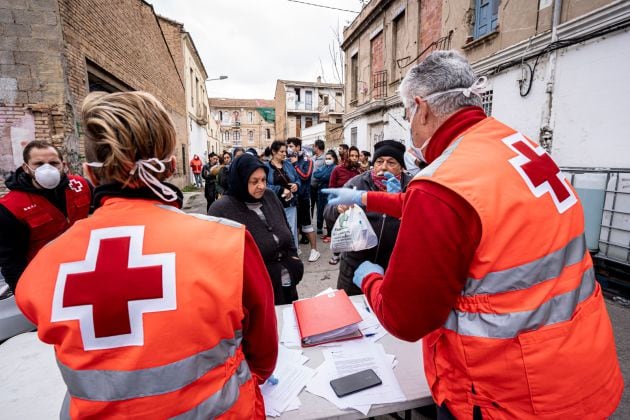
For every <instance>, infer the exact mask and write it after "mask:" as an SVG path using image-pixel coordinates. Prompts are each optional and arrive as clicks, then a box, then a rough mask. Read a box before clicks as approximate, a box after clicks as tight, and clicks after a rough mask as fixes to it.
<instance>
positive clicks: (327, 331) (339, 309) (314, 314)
mask: <svg viewBox="0 0 630 420" xmlns="http://www.w3.org/2000/svg"><path fill="white" fill-rule="evenodd" d="M293 310H294V311H295V318H296V319H297V324H298V329H299V330H300V338H301V341H302V347H310V346H316V345H318V344H323V343H329V342H332V341H341V340H350V339H353V338H360V337H362V336H363V334H361V330H360V329H359V325H358V324H359V322H361V321H362V318H361V315H359V312H357V309H356V308H355V307H354V305H353V304H352V301H350V298H349V297H348V295H347V294H346V292H345V291H343V290H335V291H334V292H331V293H327V294H325V295H320V296H315V297H312V298H309V299H302V300H296V301H295V302H293Z"/></svg>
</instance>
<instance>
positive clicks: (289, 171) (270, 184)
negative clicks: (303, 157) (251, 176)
mask: <svg viewBox="0 0 630 420" xmlns="http://www.w3.org/2000/svg"><path fill="white" fill-rule="evenodd" d="M265 165H267V168H269V172H267V188H269V189H270V190H271V191H273V192H274V194H276V197H278V199H280V200H281V201H280V203H281V204H284V207H294V206H296V205H297V197H298V193H297V192H295V193H293V197H292V198H291V200H289V202H288V203H284V202H283V200H284V198H282V191H283V189H284V187H283V186H282V185H278V184H275V183H274V175H275V173H276V172H277V169H276V167H275V166H274V165H273V164H272V163H271V161H270V162H266V163H265ZM282 169H283V170H284V173H285V174H286V175H287V178H288V179H287V183H288V184H297V186H298V191H299V189H300V187H301V185H302V181H301V180H300V177H299V176H298V174H297V172H296V171H295V168H294V167H293V165H292V164H291V162H289V161H288V160H285V161H283V162H282ZM287 204H288V205H287Z"/></svg>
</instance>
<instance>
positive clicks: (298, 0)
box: [289, 0, 359, 14]
mask: <svg viewBox="0 0 630 420" xmlns="http://www.w3.org/2000/svg"><path fill="white" fill-rule="evenodd" d="M289 1H290V2H293V3H302V4H306V5H308V6H315V7H322V8H324V9H333V10H341V11H342V12H350V13H357V14H358V13H359V12H357V11H354V10H348V9H340V8H338V7H332V6H325V5H323V4H316V3H309V2H306V1H300V0H289Z"/></svg>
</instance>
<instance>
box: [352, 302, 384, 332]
mask: <svg viewBox="0 0 630 420" xmlns="http://www.w3.org/2000/svg"><path fill="white" fill-rule="evenodd" d="M353 303H354V307H355V308H357V311H358V312H359V315H361V318H363V321H361V322H359V329H360V330H361V332H362V333H363V336H364V337H366V338H367V339H368V340H370V341H377V340H380V339H381V338H383V337H384V336H385V335H386V334H387V331H386V330H385V328H383V326H382V325H381V323H380V322H379V321H378V318H376V315H374V313H373V312H372V310H371V309H370V308H369V306H368V304H367V302H366V301H365V297H363V298H362V302H361V303H359V302H353Z"/></svg>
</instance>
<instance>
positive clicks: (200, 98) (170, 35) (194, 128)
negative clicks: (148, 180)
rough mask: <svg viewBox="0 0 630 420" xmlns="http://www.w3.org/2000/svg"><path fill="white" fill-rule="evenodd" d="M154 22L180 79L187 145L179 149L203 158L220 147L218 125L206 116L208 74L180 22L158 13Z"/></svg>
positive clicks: (187, 157) (192, 179) (188, 156)
mask: <svg viewBox="0 0 630 420" xmlns="http://www.w3.org/2000/svg"><path fill="white" fill-rule="evenodd" d="M158 21H159V23H160V27H161V28H162V33H163V34H164V38H165V40H166V42H167V44H168V46H169V49H170V51H171V55H172V56H173V61H174V62H175V64H176V65H177V70H178V72H179V75H180V78H181V79H182V80H183V81H184V87H185V89H184V91H185V102H186V128H187V130H188V148H187V150H185V151H184V150H182V153H183V155H184V156H185V158H184V160H186V159H188V160H190V159H191V158H192V157H193V156H194V155H198V156H199V157H201V158H202V160H204V161H205V160H206V157H207V154H208V153H209V152H218V151H219V147H220V144H219V130H218V125H217V124H216V122H215V121H214V120H213V119H212V118H209V111H208V109H209V104H208V94H207V93H206V79H208V73H207V72H206V68H205V66H204V65H203V62H202V61H201V57H200V56H199V53H198V51H197V47H196V46H195V43H194V41H193V39H192V37H191V36H190V33H188V32H187V31H186V30H185V29H184V25H183V24H181V23H179V22H176V21H174V20H171V19H168V18H166V17H164V16H158ZM188 181H189V182H191V183H192V182H193V181H194V178H193V174H192V173H189V177H188Z"/></svg>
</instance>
